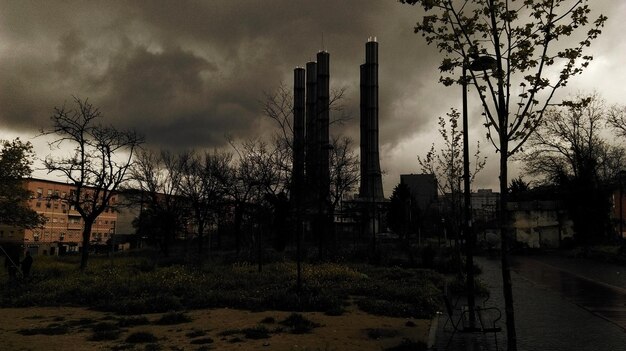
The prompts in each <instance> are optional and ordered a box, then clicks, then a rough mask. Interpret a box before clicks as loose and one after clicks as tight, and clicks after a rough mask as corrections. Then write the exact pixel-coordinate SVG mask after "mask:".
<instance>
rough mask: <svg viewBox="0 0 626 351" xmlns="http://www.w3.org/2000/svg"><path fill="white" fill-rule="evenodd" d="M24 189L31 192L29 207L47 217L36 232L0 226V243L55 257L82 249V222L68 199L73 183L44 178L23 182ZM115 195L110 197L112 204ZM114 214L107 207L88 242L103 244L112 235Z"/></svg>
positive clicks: (114, 224) (114, 225)
mask: <svg viewBox="0 0 626 351" xmlns="http://www.w3.org/2000/svg"><path fill="white" fill-rule="evenodd" d="M25 186H26V187H27V189H28V190H29V191H31V194H32V195H31V198H30V199H29V200H28V206H29V207H30V208H31V209H33V210H35V211H36V212H37V213H39V214H41V215H44V216H45V217H46V218H47V221H46V223H45V224H44V225H43V226H42V227H39V228H35V229H26V230H24V229H18V228H15V227H10V226H4V225H2V224H0V244H2V243H5V244H20V245H23V247H24V248H25V249H27V250H29V251H30V252H31V254H40V255H58V254H63V253H66V252H78V251H80V249H81V247H82V232H83V228H84V223H83V220H82V218H81V216H80V214H79V213H78V211H76V209H75V208H74V207H73V206H71V205H69V204H68V201H67V199H68V198H70V196H71V194H72V193H73V192H74V191H75V187H74V186H73V185H72V184H66V183H62V182H55V181H49V180H43V179H33V178H30V179H26V180H25ZM116 200H117V199H116V196H113V197H112V198H111V204H110V205H111V206H114V205H115V202H116ZM116 221H117V213H116V212H115V211H114V210H113V209H112V208H107V209H106V210H105V211H104V212H103V213H102V214H100V216H98V218H97V219H96V221H95V223H94V225H93V227H92V230H91V243H93V244H105V243H106V242H107V240H109V238H111V237H112V236H113V235H115V227H116Z"/></svg>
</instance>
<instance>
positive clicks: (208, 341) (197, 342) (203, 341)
mask: <svg viewBox="0 0 626 351" xmlns="http://www.w3.org/2000/svg"><path fill="white" fill-rule="evenodd" d="M189 343H190V344H194V345H206V344H212V343H213V339H211V338H200V339H196V340H191V341H190V342H189Z"/></svg>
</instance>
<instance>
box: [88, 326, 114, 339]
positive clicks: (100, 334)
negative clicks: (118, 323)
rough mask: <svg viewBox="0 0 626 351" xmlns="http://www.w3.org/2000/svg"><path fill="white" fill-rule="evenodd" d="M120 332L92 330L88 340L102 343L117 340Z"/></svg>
mask: <svg viewBox="0 0 626 351" xmlns="http://www.w3.org/2000/svg"><path fill="white" fill-rule="evenodd" d="M120 334H121V331H120V330H119V329H115V330H94V332H93V334H92V335H91V337H89V340H91V341H103V340H117V339H118V338H119V337H120Z"/></svg>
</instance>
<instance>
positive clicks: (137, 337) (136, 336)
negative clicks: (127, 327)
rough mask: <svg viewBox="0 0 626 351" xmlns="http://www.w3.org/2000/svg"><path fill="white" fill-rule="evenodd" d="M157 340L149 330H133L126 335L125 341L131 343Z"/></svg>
mask: <svg viewBox="0 0 626 351" xmlns="http://www.w3.org/2000/svg"><path fill="white" fill-rule="evenodd" d="M155 341H157V337H156V336H154V334H152V333H150V332H144V331H139V332H134V333H132V334H130V335H129V336H128V337H126V342H127V343H131V344H142V343H152V342H155Z"/></svg>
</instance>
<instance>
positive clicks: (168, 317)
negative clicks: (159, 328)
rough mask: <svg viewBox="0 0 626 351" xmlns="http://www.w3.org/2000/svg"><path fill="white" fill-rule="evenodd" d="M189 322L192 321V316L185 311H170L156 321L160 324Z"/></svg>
mask: <svg viewBox="0 0 626 351" xmlns="http://www.w3.org/2000/svg"><path fill="white" fill-rule="evenodd" d="M189 322H191V317H189V316H188V315H186V314H185V313H183V312H168V313H166V314H164V315H163V316H161V318H159V320H157V321H156V322H154V323H155V324H160V325H174V324H181V323H189Z"/></svg>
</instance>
